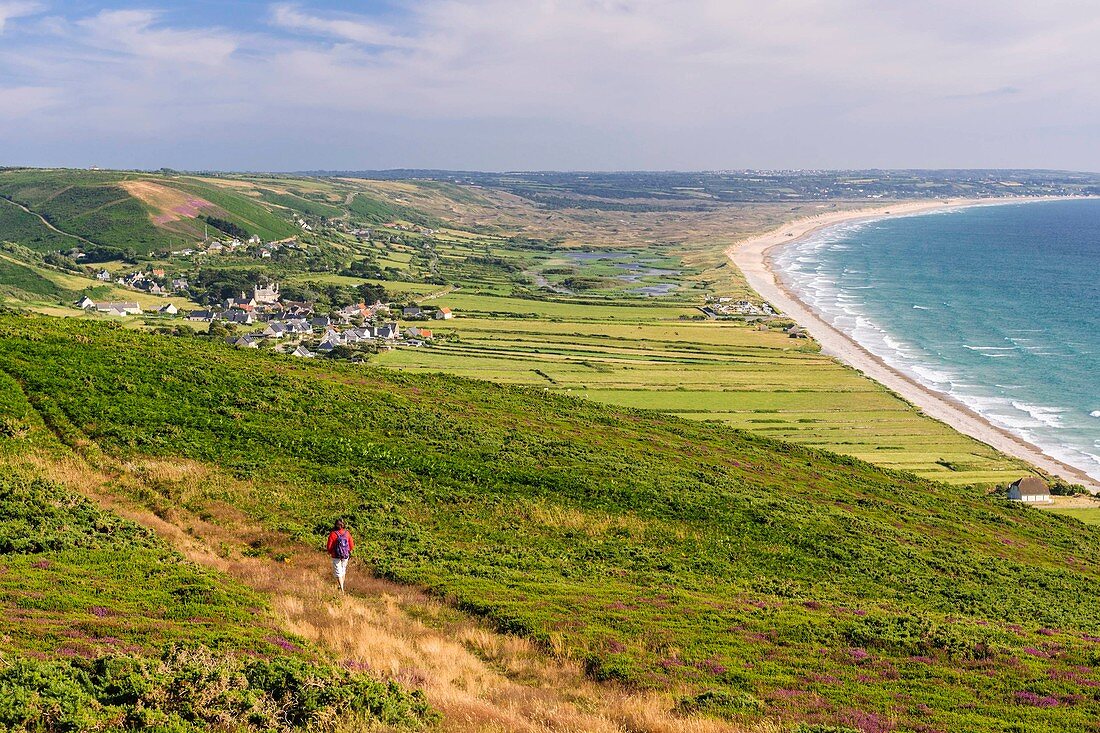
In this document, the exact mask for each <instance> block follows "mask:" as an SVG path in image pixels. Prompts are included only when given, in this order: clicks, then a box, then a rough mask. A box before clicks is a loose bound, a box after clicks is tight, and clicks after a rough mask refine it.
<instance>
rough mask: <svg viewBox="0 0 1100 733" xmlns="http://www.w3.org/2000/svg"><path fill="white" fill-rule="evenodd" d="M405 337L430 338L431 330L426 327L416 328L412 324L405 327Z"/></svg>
mask: <svg viewBox="0 0 1100 733" xmlns="http://www.w3.org/2000/svg"><path fill="white" fill-rule="evenodd" d="M405 337H406V338H411V339H423V340H425V341H427V340H429V339H431V338H432V331H431V329H428V328H417V327H416V326H413V327H411V328H406V329H405Z"/></svg>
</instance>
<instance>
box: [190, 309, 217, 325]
mask: <svg viewBox="0 0 1100 733" xmlns="http://www.w3.org/2000/svg"><path fill="white" fill-rule="evenodd" d="M187 320H189V321H196V322H203V323H209V322H210V321H212V320H214V313H213V312H212V311H191V312H190V313H188V314H187Z"/></svg>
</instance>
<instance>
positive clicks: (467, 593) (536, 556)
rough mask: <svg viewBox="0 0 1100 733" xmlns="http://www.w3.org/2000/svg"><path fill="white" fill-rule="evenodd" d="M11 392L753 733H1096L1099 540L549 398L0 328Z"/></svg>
mask: <svg viewBox="0 0 1100 733" xmlns="http://www.w3.org/2000/svg"><path fill="white" fill-rule="evenodd" d="M0 370H2V372H3V373H5V374H7V375H10V376H11V377H12V378H13V379H15V380H17V381H18V383H19V384H20V385H22V388H23V389H24V390H25V391H26V393H27V394H29V395H30V399H31V402H32V403H33V405H34V412H33V413H28V414H29V417H24V418H19V419H17V420H16V421H15V422H14V423H13V424H12V427H11V428H10V429H9V432H11V433H12V434H13V435H20V434H21V433H22V427H21V426H22V425H23V424H25V422H26V420H27V419H31V420H34V419H38V418H37V417H36V416H37V415H41V416H42V417H43V418H44V419H45V420H46V421H47V424H48V425H49V426H50V428H51V429H52V431H53V432H54V434H56V435H57V436H58V437H59V438H60V439H61V440H63V441H64V442H65V443H66V444H68V445H71V446H74V448H75V449H77V450H79V451H80V452H81V454H83V455H88V456H99V457H100V458H97V459H96V460H104V461H109V462H110V461H115V462H118V465H123V464H125V463H126V462H127V461H136V460H141V459H142V458H143V457H155V458H159V459H162V460H164V459H166V460H170V461H171V460H177V461H178V460H181V459H186V460H191V461H198V462H201V463H202V464H203V465H205V466H208V467H209V471H210V472H209V474H208V476H207V478H205V479H199V480H195V481H192V482H189V483H187V484H185V485H182V484H171V485H167V484H165V485H161V486H160V487H159V488H158V487H157V486H156V485H152V486H150V487H149V488H148V492H147V493H146V495H145V496H144V498H143V501H145V502H147V503H148V504H149V505H150V506H151V507H153V508H154V509H157V510H160V511H164V510H167V507H170V506H179V507H181V508H183V509H186V510H188V511H194V512H201V511H203V510H204V508H207V507H211V506H215V505H223V504H226V503H228V504H230V505H232V506H233V507H235V508H236V509H237V510H239V511H241V512H243V513H244V514H245V515H246V516H248V517H249V518H250V519H251V520H253V521H259V522H262V523H263V524H264V525H266V526H268V527H269V528H271V529H275V530H278V531H280V532H282V533H285V534H286V535H287V536H288V537H291V538H294V539H295V540H296V541H298V542H300V543H302V546H313V545H314V544H315V543H316V542H317V541H318V538H319V533H320V532H323V529H324V527H325V522H326V521H327V518H329V517H331V516H333V515H334V514H336V513H344V514H345V515H347V516H349V517H350V518H351V520H352V522H353V526H354V527H355V529H356V531H357V532H358V533H359V535H360V537H362V538H363V545H364V547H363V553H364V556H365V557H367V558H369V559H370V561H371V563H372V564H373V566H374V568H375V570H376V572H377V573H379V574H381V575H382V576H384V577H387V578H390V579H393V580H398V581H401V582H405V583H413V584H417V585H419V586H422V587H424V588H427V589H429V590H430V591H431V592H432V593H434V594H436V595H438V596H439V597H440V598H444V599H446V600H447V601H448V602H450V603H452V604H454V605H455V606H456V607H457V608H459V609H462V610H465V611H467V612H470V613H474V614H477V615H479V616H482V617H483V618H485V619H487V620H488V621H490V622H491V623H493V624H494V625H496V626H497V627H498V628H500V629H502V630H507V631H510V632H513V633H517V634H521V635H524V636H527V637H530V638H532V639H535V640H537V641H538V642H539V643H540V644H541V645H542V646H543V647H544V648H545V649H547V650H552V651H554V653H557V654H560V655H563V656H565V657H566V658H569V659H574V660H577V661H579V662H581V663H583V664H584V666H585V668H586V669H587V671H588V673H589V674H590V675H591V676H592V677H594V678H595V679H598V680H608V681H618V682H621V683H625V684H627V685H631V686H637V687H641V688H643V689H655V690H661V691H667V692H668V694H670V696H671V697H670V698H666V699H667V700H668V702H667V704H668V705H669V706H670V707H671V706H673V705H675V704H677V700H679V701H680V703H679V704H681V705H683V706H686V707H685V708H684V709H692V706H695V708H698V707H702V708H703V709H705V710H708V711H710V712H711V713H712V714H718V715H721V716H725V717H727V718H729V719H731V720H734V721H741V722H745V723H750V722H752V721H756V720H759V719H760V718H761V717H763V716H767V717H769V718H771V719H772V720H777V719H778V720H782V721H784V722H785V724H787V725H793V724H795V723H796V722H799V721H802V722H807V723H816V724H823V725H824V724H828V725H834V726H836V725H840V726H847V727H848V728H849V729H860V730H864V731H867V730H893V731H899V732H902V731H927V730H966V731H1004V730H1020V731H1024V730H1045V731H1067V732H1068V731H1080V730H1085V729H1087V728H1088V726H1089V725H1091V724H1092V721H1094V720H1095V719H1096V718H1097V717H1098V716H1100V697H1098V696H1097V695H1096V693H1095V690H1096V687H1095V683H1094V682H1092V680H1093V679H1094V678H1095V675H1096V667H1097V666H1098V665H1100V652H1098V650H1097V646H1096V643H1097V639H1100V607H1098V606H1097V605H1096V604H1095V602H1094V592H1093V591H1094V589H1095V588H1096V584H1097V582H1098V580H1100V577H1098V576H1097V568H1096V565H1095V563H1091V562H1089V561H1087V560H1086V558H1093V557H1096V556H1097V553H1098V552H1100V532H1098V531H1097V530H1096V529H1094V528H1091V527H1088V526H1087V525H1084V524H1082V523H1081V522H1078V521H1076V520H1073V519H1069V518H1066V517H1060V516H1056V515H1053V514H1050V513H1047V512H1043V511H1038V510H1034V509H1031V508H1027V507H1022V506H1018V505H1012V504H1011V503H1009V502H1006V501H1004V500H1000V499H997V498H995V497H992V496H986V495H983V494H981V493H979V492H975V491H974V490H972V489H969V488H959V487H952V486H949V485H947V484H943V483H931V482H927V481H924V480H922V479H920V478H918V477H916V476H913V475H911V474H905V473H899V472H885V471H883V470H881V469H878V468H875V467H872V466H870V465H868V464H865V463H862V462H859V461H856V460H854V459H850V458H841V457H837V456H835V455H832V454H830V453H826V452H822V451H817V450H811V449H806V448H801V447H798V446H793V445H791V444H789V443H781V442H775V441H772V440H770V439H768V438H764V437H760V436H759V435H755V434H752V433H746V432H741V431H736V430H731V429H729V428H726V427H724V426H720V425H707V424H702V423H699V422H693V421H686V420H679V419H676V418H674V417H667V416H663V415H660V414H657V413H653V412H646V411H637V410H623V409H620V408H614V407H608V406H603V405H600V404H597V403H596V402H594V401H591V400H580V399H573V398H571V397H566V396H561V395H557V394H552V393H551V394H548V393H546V392H543V391H542V389H531V388H515V387H502V386H496V385H492V384H489V383H485V382H475V381H468V380H463V379H459V378H455V377H451V376H430V375H424V376H420V375H413V374H397V373H393V372H390V371H386V370H377V369H370V368H366V369H365V368H363V367H357V366H353V365H340V364H331V363H329V364H325V363H303V362H302V361H295V360H292V359H290V358H280V357H274V356H271V355H265V354H260V353H255V352H242V351H236V350H233V349H230V348H228V347H225V346H224V345H221V344H218V343H209V342H205V341H203V340H202V339H195V338H170V337H157V336H153V335H149V334H145V333H141V332H137V331H130V330H125V329H118V328H110V327H108V326H105V325H103V324H97V323H94V322H88V321H74V320H67V321H63V320H55V319H45V318H40V317H19V316H3V317H0Z"/></svg>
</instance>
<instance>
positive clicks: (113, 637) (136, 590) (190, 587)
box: [0, 375, 432, 731]
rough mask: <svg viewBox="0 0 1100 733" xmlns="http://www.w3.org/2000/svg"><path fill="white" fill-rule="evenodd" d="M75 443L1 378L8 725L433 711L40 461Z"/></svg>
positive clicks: (247, 722) (58, 727)
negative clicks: (322, 652) (341, 666)
mask: <svg viewBox="0 0 1100 733" xmlns="http://www.w3.org/2000/svg"><path fill="white" fill-rule="evenodd" d="M65 452H66V451H65V449H64V448H63V447H62V446H60V444H58V443H56V440H55V439H54V436H53V435H52V434H51V433H50V432H49V431H48V430H46V428H45V426H44V425H43V424H42V423H41V420H40V419H39V416H38V414H37V413H36V411H35V410H34V409H33V408H32V407H31V406H30V404H29V403H28V402H27V400H26V398H25V396H24V394H23V393H22V391H21V390H20V387H19V385H18V384H17V383H16V382H15V381H13V380H12V379H11V378H10V377H7V376H6V375H0V465H2V467H3V468H2V470H0V608H3V613H2V614H0V729H3V730H6V731H23V730H26V731H63V730H146V729H150V728H155V729H158V730H178V731H192V730H194V731H199V730H210V729H217V730H225V725H226V723H227V722H231V723H232V725H233V726H234V729H235V730H265V731H269V730H280V731H289V730H321V729H328V728H331V727H332V725H331V724H332V723H333V722H334V721H335V720H336V719H337V718H338V717H342V718H344V722H345V723H347V724H348V728H350V727H353V724H354V723H355V722H358V723H359V724H360V725H361V726H363V727H365V726H366V725H367V724H369V723H371V722H377V721H383V722H386V723H390V724H397V725H403V726H408V727H418V726H419V725H420V724H421V723H423V722H426V721H428V720H430V719H431V718H432V716H431V714H430V713H429V712H428V710H427V709H426V707H425V705H424V702H423V698H422V697H421V696H420V695H419V694H418V693H417V694H411V693H408V692H406V691H404V690H401V689H400V688H398V687H397V686H395V685H392V684H383V683H381V682H378V681H376V680H374V679H371V678H369V677H365V676H362V675H353V674H350V673H349V672H347V671H345V670H337V669H333V668H331V667H329V666H327V665H325V664H321V663H318V655H317V653H316V652H315V651H314V650H312V649H311V648H310V647H309V646H308V645H305V644H303V643H302V642H301V641H300V640H298V639H288V638H286V637H285V636H284V635H283V634H282V633H281V632H280V631H279V629H278V626H277V625H276V623H275V618H274V615H273V614H272V613H271V611H270V610H269V609H268V608H267V605H266V602H265V601H264V599H263V598H262V597H260V596H259V595H258V594H256V593H255V592H252V591H250V590H249V589H247V588H246V587H244V586H243V585H241V584H239V583H235V582H233V581H230V580H228V579H226V578H224V577H221V576H219V575H217V574H215V573H212V572H210V571H207V570H203V569H201V568H199V567H197V566H195V565H193V564H191V563H188V562H186V561H185V560H184V559H183V558H182V557H181V556H180V555H179V554H178V553H176V552H175V551H173V550H172V549H170V548H169V547H168V546H167V545H166V544H165V543H164V542H163V541H162V540H160V539H158V538H157V537H156V536H155V535H154V534H153V533H151V532H150V531H148V530H146V529H142V528H140V527H138V526H137V525H134V524H132V523H130V522H128V521H126V520H123V519H121V518H120V517H118V516H116V515H114V514H111V513H108V512H105V511H103V510H101V509H99V508H97V507H96V506H95V505H94V504H92V503H91V502H89V501H88V500H87V499H85V498H83V497H80V496H78V495H76V494H73V493H71V492H70V491H69V490H67V489H65V488H63V487H62V486H61V485H59V484H57V483H55V482H53V481H49V480H47V479H45V478H43V477H42V476H41V475H39V474H38V471H37V470H36V468H35V461H34V460H33V459H32V460H30V461H27V460H26V458H27V457H29V456H34V455H37V456H40V457H45V456H52V457H54V458H58V459H62V458H63V456H62V454H64V453H65ZM9 458H12V459H14V460H8V459H9ZM348 728H346V729H348Z"/></svg>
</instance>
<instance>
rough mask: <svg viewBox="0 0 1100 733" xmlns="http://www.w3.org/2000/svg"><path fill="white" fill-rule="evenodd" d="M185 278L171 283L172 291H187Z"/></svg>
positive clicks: (179, 278)
mask: <svg viewBox="0 0 1100 733" xmlns="http://www.w3.org/2000/svg"><path fill="white" fill-rule="evenodd" d="M187 288H188V285H187V278H184V277H177V278H176V279H175V280H173V281H172V290H187Z"/></svg>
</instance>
